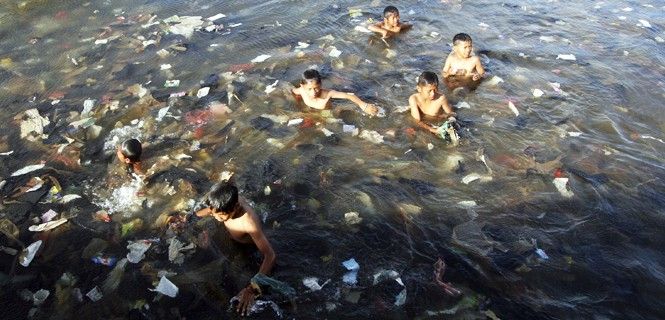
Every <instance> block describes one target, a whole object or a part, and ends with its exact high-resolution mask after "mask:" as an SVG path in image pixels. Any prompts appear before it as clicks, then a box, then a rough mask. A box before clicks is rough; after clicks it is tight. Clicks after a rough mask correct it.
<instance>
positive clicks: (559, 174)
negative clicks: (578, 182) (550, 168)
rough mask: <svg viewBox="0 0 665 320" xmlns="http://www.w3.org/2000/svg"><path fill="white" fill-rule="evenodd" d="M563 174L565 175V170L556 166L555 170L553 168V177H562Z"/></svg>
mask: <svg viewBox="0 0 665 320" xmlns="http://www.w3.org/2000/svg"><path fill="white" fill-rule="evenodd" d="M564 176H565V171H563V169H561V168H556V170H554V177H555V178H563V177H564Z"/></svg>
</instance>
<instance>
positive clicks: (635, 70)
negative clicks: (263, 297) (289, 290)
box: [0, 1, 665, 319]
mask: <svg viewBox="0 0 665 320" xmlns="http://www.w3.org/2000/svg"><path fill="white" fill-rule="evenodd" d="M0 5H1V6H2V8H3V9H4V10H1V11H2V13H0V34H1V35H2V37H0V43H1V44H2V46H0V48H2V49H0V75H2V76H1V77H0V84H1V88H0V92H2V94H1V95H0V103H2V105H3V107H4V109H3V110H6V111H5V112H3V113H1V114H0V121H3V122H4V123H5V125H4V127H3V128H5V129H6V130H3V133H2V134H1V137H0V152H2V153H3V154H4V153H5V152H9V151H12V150H13V151H14V153H12V154H6V155H2V156H0V161H1V162H2V163H3V169H2V170H0V175H1V176H2V179H0V180H4V181H5V184H4V187H3V188H2V190H1V191H2V194H3V196H5V197H8V196H9V195H11V194H12V193H13V192H12V191H13V190H16V188H20V187H21V186H24V185H26V183H27V181H28V180H29V179H30V178H31V177H32V176H41V175H43V174H45V173H48V174H50V175H51V176H54V177H57V179H58V180H59V181H60V184H61V185H62V188H63V193H65V194H80V195H81V196H82V197H83V198H82V199H80V200H76V201H72V202H71V203H59V202H53V203H38V202H37V201H39V196H35V195H34V194H35V192H32V193H28V194H26V196H22V197H20V198H18V199H12V198H5V199H4V200H3V207H2V213H1V216H0V219H2V218H7V219H9V220H11V221H12V222H13V223H14V224H16V226H17V227H18V228H19V229H20V231H21V232H20V235H19V237H18V240H19V241H18V242H17V241H15V240H12V237H11V235H10V234H9V233H6V234H3V235H2V236H1V237H2V238H0V239H2V241H3V243H2V244H1V245H3V246H5V247H12V248H18V249H22V248H21V243H22V244H24V245H25V246H27V245H28V244H30V243H32V242H34V241H36V240H37V239H36V238H39V239H42V240H45V246H44V249H43V251H41V252H40V254H39V255H38V256H37V257H36V258H35V260H34V261H33V262H32V264H31V265H30V267H28V268H23V267H15V265H16V263H15V262H13V261H12V256H11V255H6V257H4V258H3V259H2V260H3V262H2V263H1V264H0V265H2V270H1V271H2V273H1V274H0V275H1V276H2V277H0V283H2V285H3V286H4V288H3V292H5V293H6V294H5V295H4V297H3V301H6V302H5V303H3V304H2V306H3V311H5V312H10V314H12V315H14V316H16V317H25V316H26V315H28V313H29V312H33V313H34V314H35V316H36V317H40V318H41V317H46V315H58V316H61V317H71V316H72V314H73V313H74V312H77V314H79V315H80V316H82V317H84V318H92V317H99V316H102V317H112V316H118V317H131V316H137V317H146V318H155V317H156V318H179V317H185V316H186V317H197V318H204V317H205V318H207V317H215V316H217V315H218V314H219V313H222V314H224V317H230V316H231V313H226V312H227V311H226V305H227V303H228V301H229V300H230V298H231V295H233V294H235V293H236V292H237V290H236V288H235V287H234V286H238V284H237V283H240V282H242V281H244V279H245V278H244V277H248V276H251V273H252V272H254V270H256V269H257V266H256V264H255V263H254V262H253V261H245V260H252V259H253V258H252V253H251V250H250V253H244V251H242V249H239V248H237V247H236V246H234V245H233V244H232V243H230V242H229V241H228V239H225V238H226V237H225V236H224V233H223V232H217V231H219V230H218V228H217V227H216V226H215V224H214V223H212V221H203V222H202V223H200V225H197V227H196V228H194V229H192V231H191V232H190V233H189V234H188V235H186V236H182V237H183V239H182V240H183V241H184V242H186V243H192V242H195V243H199V244H200V243H205V241H203V242H202V241H201V237H203V236H202V235H203V234H206V235H208V234H209V236H210V243H211V245H210V246H208V247H205V246H201V247H199V248H197V249H196V250H193V251H192V252H189V253H187V255H186V257H185V262H184V263H183V264H182V265H175V264H172V263H170V262H169V261H168V258H167V255H166V252H167V251H168V246H169V245H168V244H169V243H170V241H166V240H167V239H168V238H169V237H170V236H171V235H168V234H164V232H163V228H162V226H163V225H164V223H165V219H166V215H168V214H170V213H173V212H178V211H186V210H190V209H191V208H192V207H193V206H194V203H193V202H192V200H191V199H196V198H198V197H199V196H201V195H202V194H203V193H204V192H205V191H206V190H207V189H208V188H209V186H210V185H211V184H212V183H213V182H214V181H217V180H218V179H219V178H220V175H221V172H222V171H232V172H235V173H236V177H235V179H236V183H237V184H238V185H239V187H240V188H241V190H242V192H243V193H244V195H245V196H246V197H247V198H248V199H251V200H252V201H253V202H254V203H255V205H256V210H257V213H258V214H259V215H260V216H262V217H264V220H265V221H264V222H265V229H266V232H267V233H268V237H269V238H270V240H271V242H272V243H273V246H274V247H275V250H276V251H277V253H278V260H279V262H278V267H277V268H276V270H275V276H276V277H277V278H278V279H280V280H283V281H286V282H288V283H290V284H291V285H292V286H294V287H295V288H296V289H297V290H298V292H299V293H298V296H297V298H296V300H295V302H294V303H295V305H297V308H294V307H293V306H292V305H291V304H290V303H288V302H286V301H284V300H279V299H278V301H277V302H278V303H279V305H280V307H281V308H283V309H284V312H285V315H286V316H288V317H301V318H315V317H316V318H318V317H321V316H322V315H325V317H330V318H351V317H353V318H370V317H377V316H379V317H390V318H429V317H432V318H454V319H467V318H485V317H490V315H492V314H496V315H497V316H498V317H500V318H503V319H513V318H520V319H536V318H552V319H562V318H563V319H577V318H580V315H582V316H581V317H582V318H612V319H613V318H630V319H656V318H660V317H662V311H661V310H662V309H663V303H662V301H660V300H662V299H658V298H657V297H660V296H662V294H663V289H662V288H663V284H664V282H665V279H664V277H663V274H665V271H664V270H663V268H662V266H663V265H665V263H664V259H665V256H664V255H663V254H662V253H660V250H659V248H661V247H662V245H663V244H665V243H664V242H665V241H664V238H663V236H662V231H661V229H662V221H663V218H662V217H663V208H665V200H664V199H663V195H662V192H660V191H659V190H662V189H663V183H662V179H663V177H665V172H664V170H663V165H662V161H661V158H662V155H663V150H664V147H665V143H663V139H665V137H663V130H664V129H665V127H664V126H663V123H665V121H664V120H665V119H663V116H662V113H661V112H660V107H661V105H662V103H661V101H662V99H663V97H664V96H665V78H664V77H663V74H665V72H664V71H665V70H663V69H664V68H663V65H665V59H664V58H663V57H665V55H664V54H663V53H664V49H663V45H664V43H663V42H664V40H663V38H665V33H664V32H663V27H664V26H663V25H662V23H661V20H662V19H660V17H662V15H663V13H664V12H663V11H665V6H663V4H662V3H659V2H657V1H641V2H635V1H620V2H611V3H603V2H591V1H589V2H580V3H568V2H566V3H561V2H556V1H555V2H503V3H498V2H491V1H487V2H474V3H466V2H461V1H417V2H416V1H413V2H410V3H403V4H399V5H398V7H399V9H400V10H401V18H402V20H405V21H409V22H412V23H413V24H414V25H415V27H414V28H413V29H412V30H410V31H408V32H406V33H405V34H403V35H401V36H400V37H398V38H395V39H389V40H388V41H386V42H384V41H380V40H379V39H378V38H376V37H374V36H373V35H368V34H366V33H363V32H362V28H359V30H357V29H354V28H355V26H357V25H361V24H363V23H366V21H367V19H368V18H372V19H374V20H376V19H378V18H379V17H380V12H381V11H382V10H383V4H382V3H379V2H378V1H374V2H371V3H363V4H357V3H352V2H349V1H343V2H336V3H335V4H330V3H327V2H320V3H310V2H307V6H303V5H302V4H301V3H300V2H295V1H280V2H276V1H271V2H254V3H248V2H233V3H229V2H201V1H194V2H187V3H184V2H180V1H169V2H160V1H147V2H144V3H142V4H138V3H135V2H130V1H112V2H111V1H91V2H87V3H83V4H65V3H60V2H57V3H55V2H53V3H52V2H50V1H22V2H17V1H1V2H0ZM356 9H359V10H356ZM264 12H269V13H270V14H269V15H264V14H262V13H264ZM220 13H222V14H224V16H222V15H218V14H220ZM174 15H178V16H179V17H180V18H176V17H173V16H174ZM216 15H217V16H216ZM186 16H200V17H201V18H184V17H186ZM213 16H216V17H215V18H214V19H212V20H213V21H208V20H206V18H208V17H213ZM187 25H196V26H200V27H202V28H206V27H209V28H207V30H199V31H193V32H192V33H191V36H189V35H188V34H187V33H188V32H187V31H188V27H187ZM458 32H465V33H468V34H470V35H471V36H472V37H473V39H474V47H475V50H476V54H478V55H479V56H480V57H481V60H482V61H483V63H484V65H485V67H486V70H488V71H489V73H490V75H491V76H490V77H488V79H486V80H485V81H484V82H483V83H482V84H481V85H480V86H479V87H478V88H477V89H476V90H475V91H464V90H462V91H455V92H448V91H447V90H445V88H444V87H445V86H444V85H443V84H442V85H441V86H440V88H441V90H443V91H444V93H445V94H446V95H447V97H448V99H449V101H450V103H451V105H455V106H456V107H457V110H456V112H457V114H458V118H459V121H460V124H461V125H462V129H461V131H460V136H461V139H462V140H461V144H460V145H459V146H457V147H453V146H451V145H448V144H446V143H445V142H444V141H441V140H439V139H437V138H436V137H434V136H432V135H430V134H428V133H426V132H423V131H421V130H419V129H416V127H415V124H414V123H413V122H412V120H411V119H410V117H409V114H408V112H404V109H403V108H402V107H401V106H404V105H407V104H408V101H407V99H408V97H409V95H410V94H411V93H412V92H414V90H415V82H416V77H417V76H418V75H419V74H420V73H421V72H422V71H424V70H431V71H435V72H439V71H440V70H441V68H442V65H443V61H444V59H445V57H446V56H447V54H448V53H449V52H450V49H451V47H450V44H449V42H450V40H451V39H452V36H453V35H454V34H456V33H458ZM183 34H184V35H183ZM337 53H339V56H338V57H336V56H337ZM264 55H267V56H268V57H266V56H264ZM570 55H572V56H570ZM573 57H574V60H573V59H572V58H573ZM252 60H254V61H255V62H252ZM311 67H314V68H317V69H318V70H319V71H320V72H321V73H322V74H323V75H324V86H325V87H330V88H333V89H336V90H340V91H349V92H355V93H356V94H357V95H358V96H360V97H362V98H363V99H365V100H367V101H370V102H372V103H376V104H377V105H380V106H382V107H384V108H385V109H386V110H387V113H388V115H387V117H385V118H370V117H367V116H364V115H362V114H360V113H359V112H358V109H357V108H356V107H355V106H354V105H352V104H350V103H347V102H336V103H335V104H334V105H333V109H332V110H329V111H323V112H320V111H311V110H303V109H302V108H301V107H298V106H297V105H296V103H295V101H294V100H293V99H292V97H291V95H290V93H289V90H290V88H292V84H293V83H296V82H297V79H299V77H300V74H301V73H302V71H303V70H305V69H307V68H311ZM174 80H178V81H174ZM202 87H210V90H209V92H208V94H207V95H205V94H204V92H205V90H204V91H200V90H199V89H200V88H202ZM86 100H94V101H92V102H86ZM32 108H36V109H37V110H38V111H39V113H40V115H41V116H43V117H48V119H49V124H48V125H47V126H45V127H44V128H43V129H44V130H43V133H44V134H45V135H46V136H45V137H44V138H43V139H39V138H38V139H37V141H27V140H25V139H21V138H20V136H19V127H20V123H21V120H23V118H22V116H23V112H24V111H25V110H28V109H32ZM88 118H89V119H88ZM72 123H74V124H72ZM349 125H353V126H354V127H350V126H349ZM354 128H355V129H357V130H354ZM414 129H415V130H414ZM379 135H380V136H379ZM129 136H133V137H136V136H140V138H141V140H142V141H143V142H144V150H145V153H144V164H143V167H144V168H145V169H146V171H147V173H148V177H146V180H145V186H144V187H143V188H141V193H140V197H139V198H135V197H136V196H137V192H136V190H137V188H136V186H127V185H125V186H123V183H130V182H129V180H126V181H125V180H123V179H125V177H124V173H123V176H121V175H119V171H121V170H118V168H116V167H115V165H116V164H117V160H114V158H113V157H114V155H113V150H114V148H115V142H119V141H123V140H124V139H126V138H129ZM363 137H365V138H363ZM367 137H370V138H367ZM379 137H380V138H379ZM373 140H376V141H373ZM381 140H382V141H381ZM40 161H46V169H44V170H43V172H35V174H33V173H31V174H30V175H25V176H19V177H10V175H11V173H12V172H14V171H16V170H18V169H20V168H22V167H24V166H26V165H28V164H35V163H38V162H40ZM35 199H36V200H35ZM134 200H136V201H134ZM35 203H36V204H35ZM32 204H34V206H33V205H32ZM130 207H131V210H134V212H133V213H130V212H129V211H131V210H130V209H129V208H130ZM50 208H53V209H54V210H55V211H57V212H59V213H62V214H63V215H66V216H67V217H73V218H71V221H70V223H68V224H67V225H66V227H61V228H59V229H56V230H55V231H54V232H53V233H48V234H46V233H40V234H34V233H32V232H29V231H27V227H28V226H29V225H31V224H34V222H35V221H33V218H34V217H38V216H41V214H42V213H43V212H45V211H47V210H48V209H50ZM100 210H105V211H108V212H109V213H111V214H112V217H111V222H105V221H104V220H103V219H99V217H98V215H95V214H96V213H98V211H100ZM349 212H356V213H358V218H360V219H355V220H352V221H348V219H347V218H346V217H347V216H348V215H345V214H346V213H349ZM352 216H353V215H352ZM137 218H139V219H140V221H143V222H142V223H138V222H137V220H136V219H137ZM202 230H206V232H205V233H204V232H203V231H202ZM159 237H162V239H163V240H162V241H161V242H156V243H154V244H153V248H152V249H150V251H148V253H146V258H145V260H144V261H143V262H142V263H140V264H130V265H126V266H125V265H124V264H123V265H122V268H118V267H116V269H111V268H109V267H107V266H103V265H98V264H94V263H92V262H91V260H90V259H89V257H90V256H91V255H88V254H87V253H89V252H92V251H94V252H95V253H97V252H103V253H104V254H106V255H109V256H114V257H116V258H118V259H122V258H123V257H124V256H125V255H126V254H127V248H126V247H127V244H128V242H127V241H130V240H131V241H133V240H139V239H154V238H159ZM185 238H187V239H185ZM93 239H96V240H94V241H92V240H93ZM100 248H101V249H100ZM84 249H87V250H84ZM82 251H83V253H84V254H82ZM239 251H240V252H241V254H238V252H239ZM0 254H2V255H5V253H0ZM82 256H83V257H86V258H85V259H83V258H81V257H82ZM350 258H355V259H356V261H358V263H359V264H360V271H359V275H358V277H359V278H358V279H359V284H358V286H357V287H348V286H346V285H344V284H343V282H342V276H343V274H344V273H345V272H346V271H345V269H344V268H343V267H342V265H341V262H342V261H345V260H348V259H350ZM439 258H443V259H444V260H445V262H446V264H447V268H446V273H445V275H444V276H443V279H444V281H449V282H451V283H452V284H453V285H454V287H456V288H458V289H460V290H461V291H462V295H460V296H450V295H447V294H445V293H444V291H443V289H442V288H441V287H440V286H438V285H437V284H436V283H435V281H434V280H435V279H434V277H433V271H434V263H435V262H436V261H437V260H438V259H439ZM82 259H83V260H82ZM111 270H114V272H113V273H111V274H109V272H111ZM220 270H223V271H220ZM381 270H395V271H396V272H397V273H398V274H399V276H400V278H401V280H402V281H403V283H404V286H405V288H406V300H405V303H404V305H396V304H395V301H396V297H398V296H399V295H401V292H402V290H403V287H402V286H400V285H399V284H398V283H397V282H396V281H382V282H380V283H377V284H374V283H373V281H372V279H373V275H374V274H375V273H378V272H379V271H381ZM64 272H69V275H68V276H67V277H64V278H65V279H64V280H63V277H62V275H63V273H64ZM164 273H168V274H169V277H170V278H169V279H171V280H172V281H173V282H174V283H175V284H176V285H178V286H179V287H180V294H179V296H178V297H177V298H175V299H171V298H168V297H161V298H157V299H154V298H155V296H156V294H155V293H153V292H150V291H148V288H154V285H156V284H157V282H158V281H159V279H160V277H161V275H164ZM220 275H221V278H220ZM71 276H73V277H74V278H75V280H72V279H71ZM307 277H317V278H318V279H319V280H320V281H319V283H324V282H325V281H326V280H328V279H331V281H330V282H329V283H328V284H327V285H325V286H323V288H322V289H321V290H320V291H314V292H312V291H308V289H307V288H305V287H304V286H303V285H301V283H303V279H304V278H307ZM106 279H112V280H107V281H106V282H108V281H111V282H113V283H112V285H106V286H104V284H105V280H106ZM239 285H244V284H242V283H241V284H239ZM95 286H98V287H99V288H102V287H105V289H104V290H102V291H104V292H103V295H104V298H103V300H100V301H98V302H92V301H90V299H89V298H87V297H85V294H86V293H88V292H89V291H90V290H92V289H93V288H94V287H95ZM5 288H8V290H5ZM109 288H111V289H109ZM23 289H28V290H30V292H37V291H38V290H39V289H46V290H50V292H51V297H48V298H47V300H46V301H45V302H44V303H43V304H42V305H40V306H38V307H35V308H36V309H34V310H33V311H30V309H31V308H32V302H26V301H24V299H22V298H21V296H25V295H20V294H18V293H19V292H23V293H25V291H22V290H23ZM77 290H78V291H77ZM77 292H78V293H79V294H80V293H81V292H82V295H83V297H84V300H83V302H78V301H77V299H76V298H77V296H78V295H77ZM401 298H403V297H400V299H401ZM262 315H263V316H265V317H272V314H270V313H269V311H266V312H265V313H263V314H262Z"/></svg>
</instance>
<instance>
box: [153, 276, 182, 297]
mask: <svg viewBox="0 0 665 320" xmlns="http://www.w3.org/2000/svg"><path fill="white" fill-rule="evenodd" d="M148 290H150V291H155V292H159V293H161V294H163V295H165V296H169V297H171V298H175V297H176V296H177V295H178V287H176V286H175V284H173V282H171V281H169V279H167V278H166V276H162V278H161V279H160V280H159V284H157V287H156V288H155V289H148Z"/></svg>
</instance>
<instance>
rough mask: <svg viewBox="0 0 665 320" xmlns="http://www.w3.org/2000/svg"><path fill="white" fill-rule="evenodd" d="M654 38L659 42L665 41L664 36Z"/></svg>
mask: <svg viewBox="0 0 665 320" xmlns="http://www.w3.org/2000/svg"><path fill="white" fill-rule="evenodd" d="M654 40H656V42H658V43H663V42H665V39H663V38H662V37H655V38H654Z"/></svg>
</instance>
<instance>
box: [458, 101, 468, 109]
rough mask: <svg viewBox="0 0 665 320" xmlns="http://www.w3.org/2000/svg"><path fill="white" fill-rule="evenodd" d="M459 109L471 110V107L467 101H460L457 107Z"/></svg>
mask: <svg viewBox="0 0 665 320" xmlns="http://www.w3.org/2000/svg"><path fill="white" fill-rule="evenodd" d="M455 108H457V109H471V105H470V104H469V103H468V102H466V101H460V102H459V103H457V104H456V105H455Z"/></svg>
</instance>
